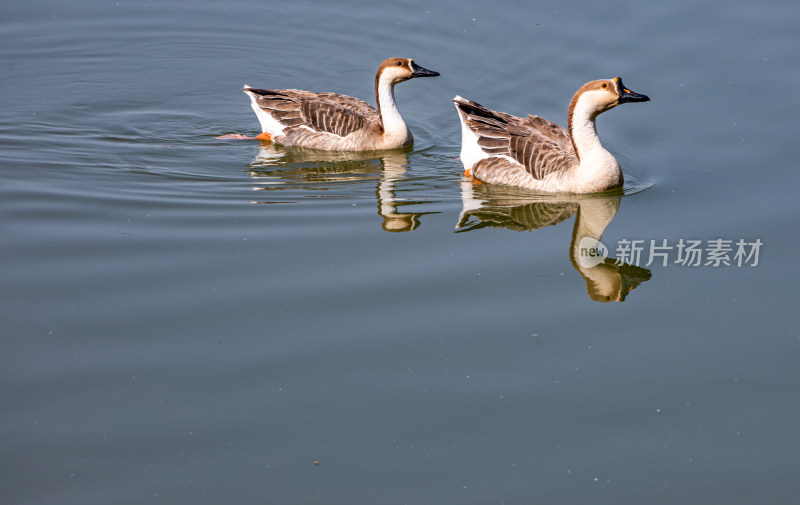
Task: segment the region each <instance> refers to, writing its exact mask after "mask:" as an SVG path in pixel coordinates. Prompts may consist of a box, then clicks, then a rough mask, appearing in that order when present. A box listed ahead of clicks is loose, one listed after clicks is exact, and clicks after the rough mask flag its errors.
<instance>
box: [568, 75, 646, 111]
mask: <svg viewBox="0 0 800 505" xmlns="http://www.w3.org/2000/svg"><path fill="white" fill-rule="evenodd" d="M649 101H650V98H649V97H648V96H647V95H642V94H639V93H635V92H633V91H631V90H629V89H628V88H626V87H625V85H624V84H622V78H621V77H614V78H613V79H598V80H596V81H590V82H587V83H586V84H584V85H583V86H581V88H580V89H579V90H578V91H577V92H576V93H575V96H574V97H573V98H572V104H571V105H572V106H571V107H570V109H575V108H579V109H581V110H582V111H583V112H584V113H586V114H587V115H589V117H592V118H594V117H597V115H598V114H601V113H603V112H605V111H607V110H611V109H613V108H614V107H616V106H617V105H621V104H623V103H629V102H649Z"/></svg>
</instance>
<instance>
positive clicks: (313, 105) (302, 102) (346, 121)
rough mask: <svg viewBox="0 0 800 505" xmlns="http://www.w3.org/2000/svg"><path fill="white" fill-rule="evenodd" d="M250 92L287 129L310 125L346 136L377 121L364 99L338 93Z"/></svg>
mask: <svg viewBox="0 0 800 505" xmlns="http://www.w3.org/2000/svg"><path fill="white" fill-rule="evenodd" d="M247 91H248V92H250V93H252V94H253V95H254V96H255V97H256V103H257V104H258V106H259V107H261V108H262V109H263V110H264V111H266V112H267V113H269V114H270V115H271V116H272V117H273V118H275V119H276V120H277V121H279V122H280V123H281V124H283V125H285V126H287V127H293V126H307V127H309V128H311V129H312V130H315V131H317V132H322V133H331V134H334V135H338V136H340V137H345V136H347V135H349V134H351V133H353V132H354V131H357V130H360V129H362V128H364V127H366V126H368V125H371V124H373V123H375V122H380V117H379V115H378V111H376V110H375V109H374V108H373V107H371V106H370V105H369V104H367V103H366V102H364V101H363V100H359V99H357V98H352V97H349V96H345V95H339V94H336V93H312V92H309V91H301V90H295V89H277V90H269V89H255V88H249V89H247Z"/></svg>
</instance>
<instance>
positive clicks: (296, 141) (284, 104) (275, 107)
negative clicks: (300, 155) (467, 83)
mask: <svg viewBox="0 0 800 505" xmlns="http://www.w3.org/2000/svg"><path fill="white" fill-rule="evenodd" d="M438 75H439V73H438V72H434V71H432V70H428V69H426V68H422V67H421V66H419V65H417V64H416V63H414V60H413V59H411V58H389V59H387V60H385V61H384V62H383V63H381V65H380V67H378V72H377V74H376V75H375V101H376V103H377V106H378V108H377V109H375V108H374V107H372V106H371V105H369V104H368V103H366V102H364V101H363V100H359V99H358V98H353V97H350V96H347V95H340V94H338V93H313V92H311V91H301V90H297V89H256V88H251V87H250V86H247V85H245V86H244V92H245V93H247V94H248V95H249V96H250V101H251V103H250V105H251V106H252V107H253V110H254V111H255V113H256V117H257V118H258V121H259V123H261V130H262V131H263V133H262V134H261V135H258V136H257V137H256V138H260V139H267V140H273V141H275V142H277V143H279V144H283V145H287V146H300V147H309V148H314V149H324V150H328V151H376V150H384V149H396V148H399V147H405V146H410V145H412V144H413V143H414V137H413V136H412V135H411V131H410V130H409V129H408V127H407V126H406V123H405V122H404V121H403V118H402V116H400V111H398V110H397V105H396V104H395V101H394V86H395V84H397V83H400V82H403V81H407V80H409V79H413V78H415V77H435V76H438Z"/></svg>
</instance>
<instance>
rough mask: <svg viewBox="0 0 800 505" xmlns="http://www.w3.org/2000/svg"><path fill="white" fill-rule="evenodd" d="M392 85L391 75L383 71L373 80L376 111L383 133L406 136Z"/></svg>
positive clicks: (406, 131) (393, 83)
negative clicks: (378, 114)
mask: <svg viewBox="0 0 800 505" xmlns="http://www.w3.org/2000/svg"><path fill="white" fill-rule="evenodd" d="M394 85H395V81H394V79H393V78H392V76H390V75H387V74H386V73H385V72H384V73H381V74H379V75H378V77H377V79H376V80H375V100H376V101H377V103H378V112H380V114H381V123H383V131H384V135H386V136H388V137H397V136H406V135H408V134H409V131H408V127H407V126H406V123H405V121H403V118H402V116H400V111H399V110H397V104H396V103H395V101H394Z"/></svg>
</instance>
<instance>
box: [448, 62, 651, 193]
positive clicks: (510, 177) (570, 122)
mask: <svg viewBox="0 0 800 505" xmlns="http://www.w3.org/2000/svg"><path fill="white" fill-rule="evenodd" d="M649 100H650V99H649V98H648V97H647V96H645V95H640V94H638V93H634V92H633V91H631V90H629V89H628V88H626V87H625V86H624V85H623V84H622V79H621V78H619V77H615V78H614V79H601V80H597V81H591V82H588V83H586V84H584V85H583V86H581V88H580V89H579V90H578V91H577V92H576V93H575V95H574V96H573V97H572V101H571V102H570V104H569V112H568V113H567V128H563V127H562V126H559V125H557V124H555V123H553V122H551V121H548V120H547V119H544V118H542V117H539V116H530V115H529V116H528V117H526V118H520V117H516V116H512V115H510V114H505V113H503V112H496V111H493V110H489V109H487V108H485V107H483V106H482V105H480V104H477V103H475V102H472V101H470V100H465V99H464V98H461V97H460V96H456V97H455V98H453V101H454V102H455V104H456V110H457V111H458V116H459V119H460V120H461V161H462V163H463V164H464V168H465V174H466V175H468V176H471V177H473V178H475V179H477V180H479V181H483V182H488V183H495V184H506V185H509V186H518V187H523V188H529V189H535V190H539V191H547V192H553V193H555V192H565V193H594V192H598V191H604V190H607V189H611V188H618V187H621V186H622V183H623V177H622V171H621V170H620V168H619V163H617V160H616V159H615V158H614V156H613V155H612V154H611V153H609V152H608V151H606V150H605V149H604V148H603V146H602V144H600V139H599V138H598V136H597V129H596V126H595V119H596V118H597V116H598V115H599V114H601V113H603V112H605V111H607V110H610V109H613V108H614V107H616V106H617V105H620V104H623V103H628V102H647V101H649Z"/></svg>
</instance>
